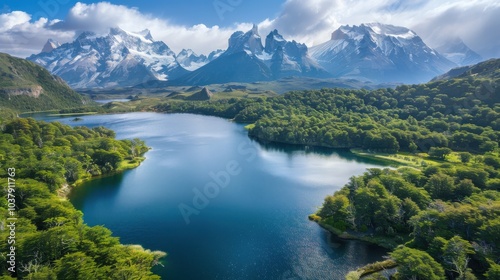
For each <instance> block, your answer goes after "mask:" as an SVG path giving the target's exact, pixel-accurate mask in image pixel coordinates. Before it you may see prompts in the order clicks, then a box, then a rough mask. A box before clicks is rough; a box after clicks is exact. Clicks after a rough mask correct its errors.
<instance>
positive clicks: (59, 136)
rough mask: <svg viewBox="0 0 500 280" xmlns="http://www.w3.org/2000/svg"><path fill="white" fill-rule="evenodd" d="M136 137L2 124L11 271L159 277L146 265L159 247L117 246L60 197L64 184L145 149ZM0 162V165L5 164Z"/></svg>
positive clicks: (24, 275) (38, 275)
mask: <svg viewBox="0 0 500 280" xmlns="http://www.w3.org/2000/svg"><path fill="white" fill-rule="evenodd" d="M147 149H148V148H147V147H146V146H145V144H144V142H142V141H141V140H139V139H134V140H116V139H114V132H112V131H111V130H108V129H106V128H103V127H98V128H94V129H89V128H86V127H76V128H71V127H69V126H66V125H62V124H60V123H45V122H39V121H35V120H33V119H22V118H21V119H14V120H11V121H7V122H5V123H3V124H2V125H1V131H0V165H1V166H2V169H1V170H0V178H1V179H2V181H5V182H7V177H8V176H9V174H8V169H7V168H15V170H16V174H15V193H14V195H15V206H16V208H15V212H16V217H17V220H16V243H15V247H16V264H17V267H16V271H17V278H18V279H85V280H87V279H159V277H158V276H155V275H153V274H152V273H151V271H150V269H151V267H152V266H154V265H155V264H156V263H157V262H158V259H159V258H161V257H162V256H164V253H162V252H150V251H148V250H144V249H142V248H140V247H137V246H124V245H121V244H120V242H119V240H118V238H116V237H113V236H112V235H111V232H110V231H109V230H108V229H106V228H104V227H100V226H95V227H89V226H87V225H85V224H84V223H83V220H82V213H81V212H80V211H78V210H76V209H75V208H74V207H73V206H72V204H71V203H70V202H69V201H68V200H65V199H61V198H60V197H59V196H58V195H57V194H56V191H57V190H58V189H59V188H60V187H61V186H62V185H63V184H73V183H75V182H78V181H81V180H85V179H89V178H91V177H92V176H96V175H101V174H106V173H111V172H115V171H117V170H119V169H120V168H121V167H120V165H121V164H122V161H123V160H125V161H128V162H131V161H136V160H138V159H137V158H136V157H137V156H140V155H141V154H143V153H144V152H146V151H147ZM4 167H5V168H4ZM6 192H7V188H2V196H1V198H0V223H1V224H2V230H1V231H0V239H1V240H7V237H8V235H9V231H7V230H3V227H4V226H3V225H5V224H7V218H8V217H10V215H9V212H8V210H7V209H8V207H9V205H8V203H7V202H8V201H7V193H6ZM11 245H12V244H8V243H7V242H1V243H0V251H1V252H2V254H0V263H1V265H0V278H2V276H5V277H7V276H8V275H11V272H9V271H8V270H7V268H8V267H9V266H8V263H7V256H6V254H4V253H3V252H9V251H10V246H11Z"/></svg>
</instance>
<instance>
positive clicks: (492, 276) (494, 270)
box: [484, 264, 500, 280]
mask: <svg viewBox="0 0 500 280" xmlns="http://www.w3.org/2000/svg"><path fill="white" fill-rule="evenodd" d="M484 276H486V279H488V280H496V279H500V264H492V265H491V267H490V269H488V271H487V272H486V274H485V275H484Z"/></svg>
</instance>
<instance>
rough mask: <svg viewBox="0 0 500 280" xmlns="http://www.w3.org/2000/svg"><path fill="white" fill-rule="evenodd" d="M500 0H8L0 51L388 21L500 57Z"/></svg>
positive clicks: (180, 43)
mask: <svg viewBox="0 0 500 280" xmlns="http://www.w3.org/2000/svg"><path fill="white" fill-rule="evenodd" d="M498 15H500V1H498V0H449V1H432V0H411V1H410V0H408V1H405V0H371V1H362V0H307V1H306V0H270V1H264V0H191V1H158V0H157V1H152V0H150V1H148V0H116V1H113V0H110V1H107V2H99V1H79V2H78V1H74V0H33V1H25V0H3V1H2V3H1V4H0V52H6V53H9V54H12V55H15V56H19V57H26V56H29V55H31V54H33V53H39V52H40V50H41V48H42V47H43V45H44V44H45V42H46V41H47V39H49V38H51V39H54V40H56V41H59V42H60V43H66V42H71V41H73V40H74V39H75V37H76V36H78V35H79V34H80V33H81V32H82V31H93V32H95V33H97V34H98V35H105V34H107V32H109V28H110V27H120V28H122V29H125V30H127V31H132V32H134V31H141V30H144V29H146V28H147V29H149V30H150V31H151V34H152V35H153V37H154V38H155V39H156V40H161V41H164V42H165V43H166V44H167V45H168V46H169V47H170V48H171V49H172V50H173V51H174V52H176V53H178V52H180V51H181V50H182V49H184V48H186V49H187V48H190V49H193V50H194V51H195V52H196V53H199V54H200V53H202V54H208V53H209V52H211V51H213V50H216V49H225V48H227V40H228V38H229V37H230V36H231V34H232V33H233V32H235V31H248V30H249V29H250V28H251V27H252V24H253V23H255V24H257V25H258V27H259V32H260V35H261V37H265V36H266V35H267V34H268V33H269V32H270V31H272V30H273V29H277V30H278V31H279V32H280V34H282V35H283V36H284V37H285V38H286V39H288V40H296V41H298V42H301V43H305V44H306V45H307V46H309V47H310V46H314V45H317V44H320V43H323V42H326V41H327V40H329V39H330V35H331V33H332V32H333V31H335V30H336V29H337V28H339V27H340V26H341V25H346V24H348V25H359V24H361V23H369V22H380V23H385V24H393V25H397V26H404V27H407V28H410V29H412V30H413V31H415V32H416V33H417V34H418V35H419V36H420V37H421V38H422V39H423V40H424V42H426V43H427V44H428V45H429V46H430V47H432V48H437V47H439V46H441V45H443V44H446V43H447V42H450V41H451V40H454V39H456V38H457V37H459V38H461V39H462V40H463V41H464V42H465V43H466V44H467V45H468V46H469V47H470V48H472V49H473V50H474V51H476V52H478V53H479V54H480V55H482V56H483V58H490V57H500V33H498V30H500V17H499V16H498Z"/></svg>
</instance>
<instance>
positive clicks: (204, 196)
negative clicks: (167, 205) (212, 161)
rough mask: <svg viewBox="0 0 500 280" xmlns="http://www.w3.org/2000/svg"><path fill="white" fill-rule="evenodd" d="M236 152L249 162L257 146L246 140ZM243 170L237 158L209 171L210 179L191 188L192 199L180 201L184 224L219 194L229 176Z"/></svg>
mask: <svg viewBox="0 0 500 280" xmlns="http://www.w3.org/2000/svg"><path fill="white" fill-rule="evenodd" d="M237 151H238V154H240V155H242V156H246V157H245V161H247V162H251V161H253V160H254V159H255V157H256V156H257V148H256V146H255V144H254V143H252V142H250V141H248V142H243V143H241V144H240V145H238V148H237ZM242 171H243V167H242V166H241V162H239V161H237V160H230V161H228V162H227V163H226V165H225V166H224V168H222V170H219V171H216V172H214V171H210V172H209V173H208V176H209V177H210V181H209V182H207V183H206V184H205V185H204V186H203V187H201V188H199V187H195V188H193V199H192V200H191V201H190V202H188V203H180V204H179V206H178V208H179V211H180V213H181V215H182V218H183V219H184V221H185V222H186V225H189V224H190V223H191V218H190V217H191V216H192V215H199V214H200V213H201V210H203V209H205V208H206V207H207V206H208V205H209V204H210V200H212V199H215V198H216V197H217V196H219V194H220V192H221V190H223V189H224V188H226V187H228V186H229V185H230V184H231V178H233V177H235V176H238V175H239V174H241V172H242Z"/></svg>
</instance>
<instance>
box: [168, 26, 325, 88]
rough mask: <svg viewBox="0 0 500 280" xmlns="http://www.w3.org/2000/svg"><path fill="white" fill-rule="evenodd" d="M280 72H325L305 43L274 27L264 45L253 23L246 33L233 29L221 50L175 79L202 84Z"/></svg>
mask: <svg viewBox="0 0 500 280" xmlns="http://www.w3.org/2000/svg"><path fill="white" fill-rule="evenodd" d="M209 57H210V56H209ZM284 76H310V77H326V76H328V73H327V72H326V71H325V70H324V69H323V68H322V67H321V66H319V64H317V63H316V62H315V61H314V60H313V59H311V57H309V55H308V51H307V46H306V45H304V44H299V43H297V42H295V41H292V42H289V41H286V40H285V39H284V38H283V37H282V36H281V35H280V34H279V33H278V31H277V30H274V31H273V32H271V33H270V34H269V35H268V36H267V37H266V46H265V47H264V45H262V39H261V37H260V35H259V32H258V28H257V26H256V25H254V26H253V28H252V29H251V30H249V31H248V32H246V33H244V32H242V31H237V32H235V33H233V34H232V35H231V37H230V38H229V40H228V48H227V50H226V51H225V52H224V53H222V54H220V56H219V57H218V58H217V59H215V60H213V61H211V62H210V63H208V64H207V65H205V66H203V67H201V68H199V69H198V70H196V71H194V72H192V73H189V74H187V75H185V76H184V77H182V78H180V79H178V80H176V82H177V83H179V84H190V85H206V84H211V83H226V82H255V81H268V80H273V79H278V78H281V77H284Z"/></svg>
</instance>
